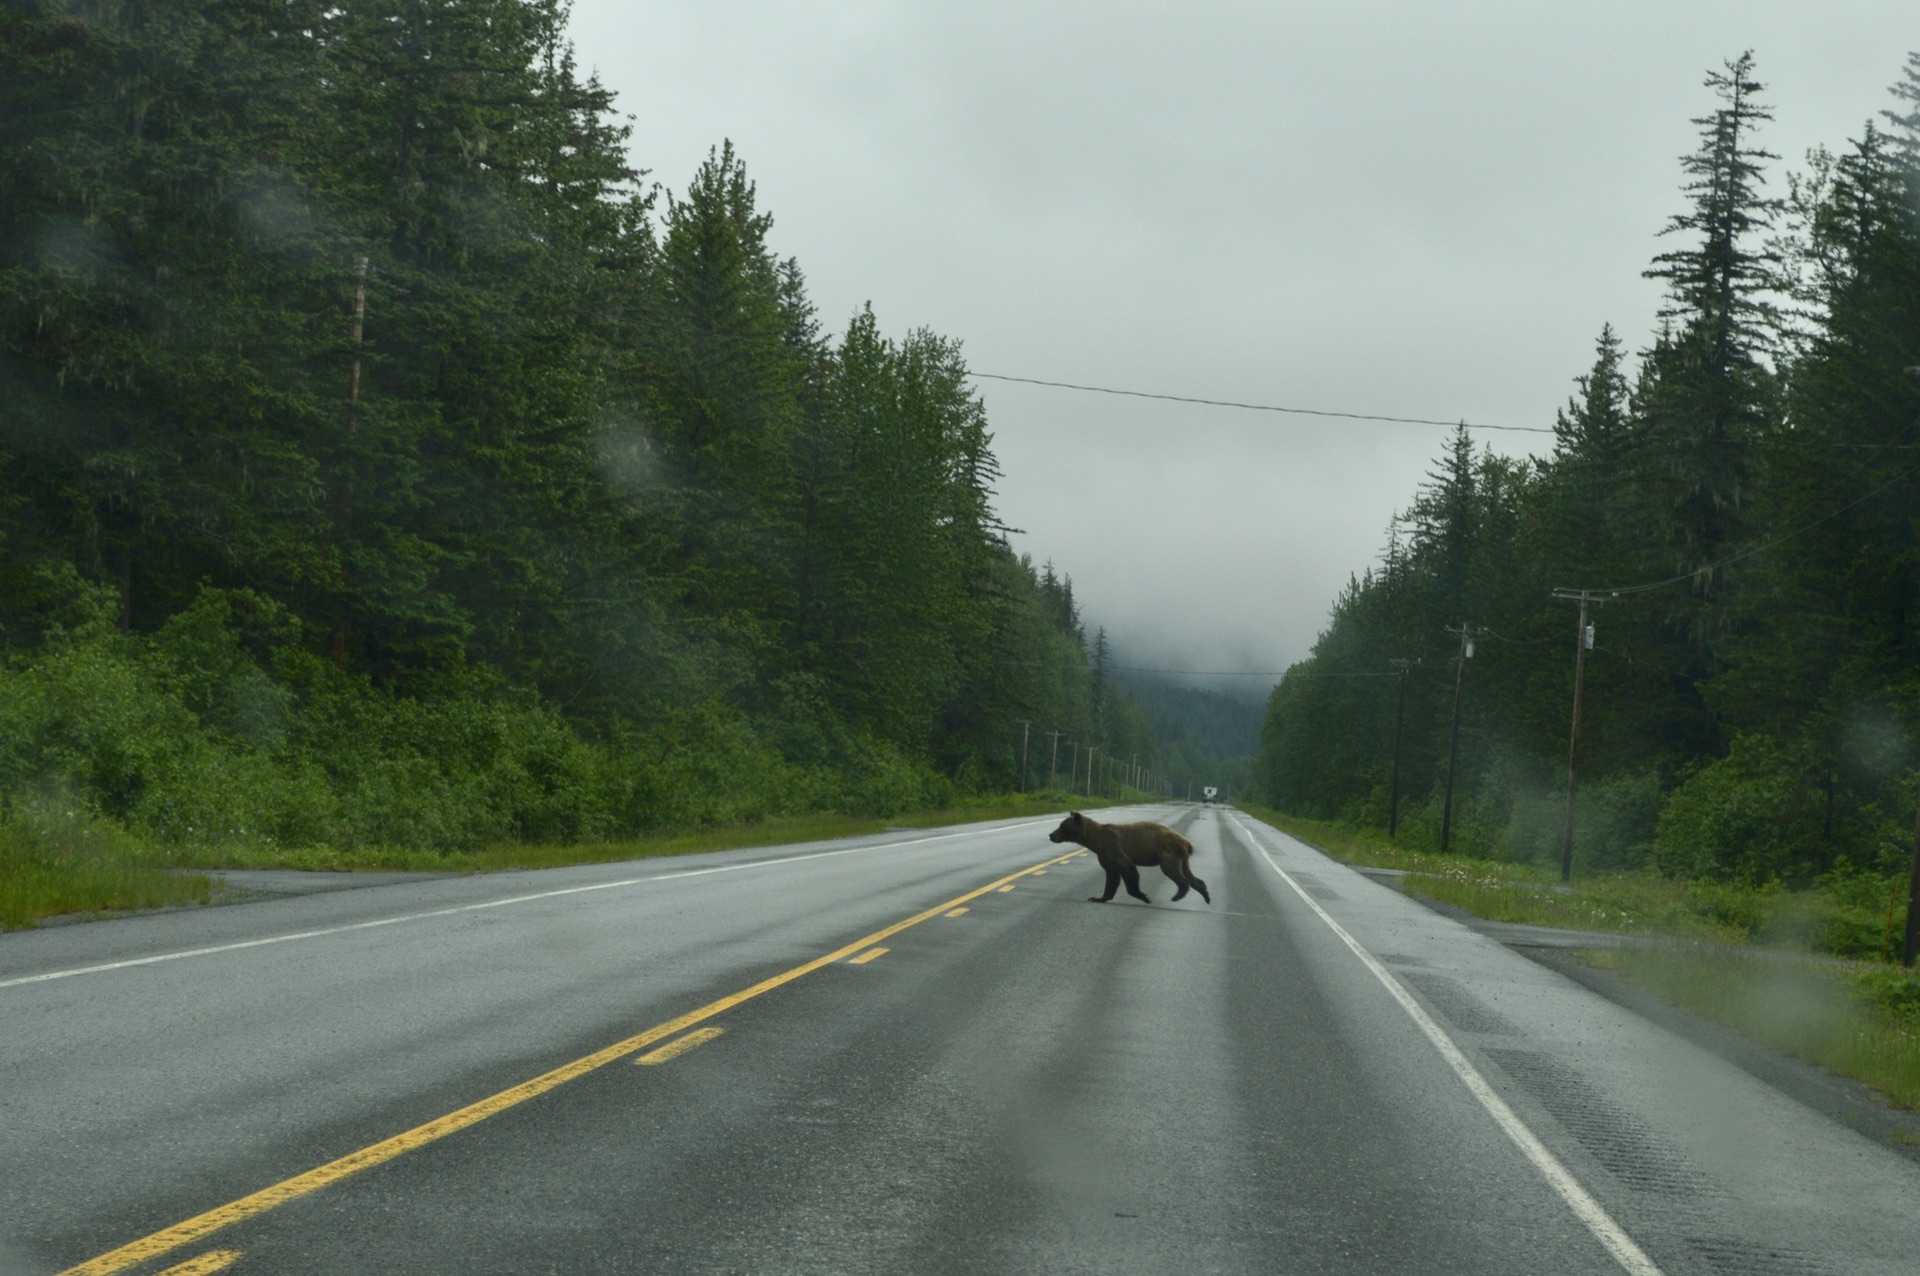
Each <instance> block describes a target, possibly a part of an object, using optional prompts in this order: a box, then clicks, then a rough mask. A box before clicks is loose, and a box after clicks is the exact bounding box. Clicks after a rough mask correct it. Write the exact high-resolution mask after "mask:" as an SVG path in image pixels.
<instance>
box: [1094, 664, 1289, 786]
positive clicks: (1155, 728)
mask: <svg viewBox="0 0 1920 1276" xmlns="http://www.w3.org/2000/svg"><path fill="white" fill-rule="evenodd" d="M1116 681H1118V682H1119V684H1120V687H1121V689H1122V690H1123V691H1125V692H1126V694H1127V698H1128V699H1129V700H1132V701H1133V702H1135V703H1136V704H1138V705H1139V706H1140V708H1141V710H1142V711H1143V712H1144V713H1145V714H1146V718H1147V724H1148V726H1149V728H1150V730H1151V733H1152V737H1153V742H1154V767H1155V770H1156V771H1157V772H1159V773H1160V774H1162V775H1164V776H1165V777H1166V778H1167V781H1168V785H1169V787H1170V790H1171V792H1172V794H1173V796H1175V797H1178V798H1181V799H1185V798H1186V797H1187V795H1188V794H1189V793H1191V794H1192V796H1193V800H1194V801H1196V802H1197V801H1199V800H1200V793H1201V790H1202V789H1204V788H1206V787H1208V786H1209V785H1211V786H1212V787H1214V788H1216V789H1219V790H1220V792H1221V793H1222V794H1223V795H1224V794H1235V795H1238V794H1240V793H1242V792H1243V791H1244V790H1245V789H1246V787H1247V778H1248V776H1249V775H1250V774H1251V772H1252V769H1253V758H1254V754H1255V753H1256V752H1257V751H1258V750H1259V747H1260V718H1261V711H1260V702H1259V700H1257V699H1253V700H1249V699H1244V698H1242V697H1240V696H1235V695H1231V694H1228V693H1226V692H1222V691H1208V690H1204V689H1202V688H1200V687H1189V686H1182V685H1180V684H1178V683H1175V682H1170V681H1166V680H1164V679H1160V678H1155V677H1151V676H1147V675H1144V674H1141V673H1130V672H1128V671H1126V670H1125V669H1122V670H1120V671H1119V672H1118V674H1117V677H1116Z"/></svg>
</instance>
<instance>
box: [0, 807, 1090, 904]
mask: <svg viewBox="0 0 1920 1276" xmlns="http://www.w3.org/2000/svg"><path fill="white" fill-rule="evenodd" d="M1069 804H1073V805H1077V806H1079V807H1081V808H1083V809H1093V808H1097V807H1102V806H1108V805H1111V803H1109V802H1106V801H1104V800H1101V799H1090V798H1084V797H1075V796H1072V795H1070V794H1066V793H1029V794H1000V795H996V796H989V797H982V798H978V799H975V800H973V801H970V802H965V803H962V804H960V805H957V806H951V807H945V808H941V809H938V810H927V811H914V812H910V813H908V814H905V815H896V816H889V817H886V818H877V817H865V816H851V815H833V814H819V815H797V816H783V817H779V818H776V819H769V820H763V821H760V822H757V823H753V824H741V825H728V826H720V827H713V828H703V829H682V830H665V831H662V832H659V833H654V834H649V835H647V836H644V837H636V838H623V839H618V840H612V841H604V842H574V843H565V844H538V843H522V842H508V843H501V844H498V845H494V846H486V847H481V848H478V849H476V850H472V851H447V852H442V851H429V850H421V849H419V848H415V847H405V846H357V847H345V848H342V847H277V846H270V845H255V846H220V847H193V846H154V845H150V844H146V843H142V842H140V841H138V840H136V839H135V838H133V837H130V836H128V835H127V834H126V833H123V832H121V831H120V830H118V829H116V828H114V827H112V826H111V825H108V824H106V823H104V822H102V821H97V820H87V819H85V818H84V817H80V816H77V815H74V814H71V813H63V814H60V815H55V816H45V815H39V814H34V813H24V814H16V815H13V816H11V817H9V818H7V819H5V820H4V821H0V929H4V930H13V929H17V928H19V927H23V926H32V925H34V924H35V923H36V922H38V921H41V920H44V919H46V918H50V917H56V916H62V915H70V914H108V913H120V912H125V911H131V910H135V909H141V908H156V907H162V906H166V905H173V904H192V903H201V904H204V903H207V902H208V901H210V900H211V899H213V898H214V897H215V893H216V879H215V877H214V876H210V875H209V874H210V873H217V871H218V870H220V869H241V868H294V869H314V870H322V871H334V872H342V871H352V870H384V871H416V872H418V871H426V872H443V873H463V872H465V873H484V872H498V871H501V870H506V869H534V868H560V867H564V866H566V865H570V864H598V863H607V862H611V861H617V860H632V859H646V858H651V857H653V856H659V855H687V854H692V853H694V852H696V851H713V850H725V849H732V848H736V847H749V846H778V845H784V844H788V843H793V842H812V841H824V840H827V839H830V838H838V837H857V836H860V835H862V834H868V833H882V832H885V831H887V830H889V829H931V828H941V827H944V826H946V825H951V824H971V823H975V822H978V821H982V820H1002V819H1015V818H1018V817H1021V816H1038V815H1048V814H1052V813H1054V812H1058V811H1064V810H1065V809H1066V808H1067V806H1068V805H1069Z"/></svg>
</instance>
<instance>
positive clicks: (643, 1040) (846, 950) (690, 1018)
mask: <svg viewBox="0 0 1920 1276" xmlns="http://www.w3.org/2000/svg"><path fill="white" fill-rule="evenodd" d="M1077 854H1079V852H1078V851H1071V852H1069V853H1068V854H1066V855H1057V856H1055V857H1054V858H1052V859H1047V860H1041V861H1040V862H1039V863H1038V864H1034V865H1031V866H1030V867H1027V868H1023V869H1021V870H1020V871H1019V872H1017V873H1009V874H1007V876H1005V877H1000V878H995V879H994V880H993V881H991V882H988V883H987V884H986V885H985V886H982V887H980V888H978V889H977V890H971V891H968V892H967V893H966V894H965V895H960V896H957V897H955V898H953V899H950V900H948V901H947V902H946V903H944V904H935V905H934V906H933V907H932V908H929V909H926V910H924V911H922V912H918V913H915V914H914V915H913V916H911V917H909V918H907V919H906V920H904V921H898V922H895V923H893V924H892V925H891V926H886V927H883V928H881V929H880V930H876V931H874V932H873V934H871V935H866V936H863V937H862V938H860V939H856V940H855V941H854V942H852V943H851V944H846V945H843V946H841V947H839V948H836V949H834V950H833V951H832V952H830V953H826V954H824V955H822V956H819V957H815V958H814V959H813V960H811V961H805V962H802V963H800V964H799V965H798V966H795V967H793V968H792V969H790V970H783V971H781V972H780V973H779V974H777V975H772V976H769V977H768V978H766V979H762V980H761V981H760V982H759V983H757V984H753V985H750V986H749V987H746V988H742V989H741V990H740V991H739V992H735V993H729V994H727V995H726V996H724V997H721V998H720V999H719V1000H717V1001H710V1002H708V1003H707V1004H706V1005H704V1006H701V1007H700V1008H699V1009H698V1010H689V1011H688V1012H687V1013H685V1014H683V1015H679V1016H676V1017H675V1018H672V1019H669V1020H667V1021H666V1022H664V1023H658V1024H655V1025H654V1026H653V1027H651V1028H648V1029H647V1030H646V1031H645V1032H640V1033H635V1034H634V1035H633V1036H631V1037H628V1038H627V1039H626V1040H624V1041H616V1042H614V1043H613V1044H612V1045H610V1046H606V1047H603V1048H602V1049H599V1050H596V1051H594V1052H593V1053H592V1054H589V1055H583V1056H581V1057H580V1058H578V1059H575V1060H574V1061H573V1062H572V1063H564V1064H561V1065H560V1066H559V1067H557V1068H554V1069H552V1070H551V1071H548V1072H543V1073H541V1074H540V1075H539V1076H537V1077H534V1078H532V1079H530V1080H527V1081H522V1082H521V1083H520V1084H519V1085H516V1086H509V1087H508V1088H507V1089H505V1090H502V1091H500V1092H499V1093H498V1094H493V1095H489V1096H487V1097H486V1098H484V1099H481V1100H480V1101H479V1102H477V1103H469V1104H468V1105H467V1106H466V1107H464V1108H458V1109H456V1110H454V1111H452V1112H449V1113H447V1114H446V1115H445V1116H441V1117H435V1118H434V1119H433V1120H431V1121H428V1122H426V1123H425V1124H423V1125H416V1126H414V1127H413V1128H412V1129H411V1130H403V1131H401V1132H400V1133H399V1134H395V1135H393V1136H391V1137H389V1138H385V1139H382V1140H380V1142H378V1143H371V1144H368V1145H367V1146H366V1147H363V1148H361V1149H360V1150H359V1151H357V1152H349V1153H347V1155H345V1156H343V1157H340V1158H339V1159H338V1160H334V1161H328V1162H327V1163H326V1164H325V1165H317V1166H315V1167H314V1168H313V1169H311V1170H308V1171H306V1172H305V1173H303V1174H296V1175H294V1176H293V1177H292V1178H289V1179H282V1180H281V1181H280V1182H278V1183H275V1184H273V1185H272V1186H271V1187H264V1188H261V1189H260V1190H259V1191H257V1192H253V1193H251V1194H249V1195H247V1196H243V1197H241V1198H240V1199H239V1200H237V1201H229V1202H228V1203H227V1204H225V1205H221V1206H218V1207H217V1208H214V1209H211V1210H208V1211H207V1212H206V1213H204V1214H196V1215H194V1216H193V1217H192V1218H189V1219H186V1220H184V1221H182V1222H179V1223H175V1224H174V1225H173V1226H172V1227H167V1228H162V1229H161V1230H160V1231H157V1232H154V1233H153V1234H152V1235H150V1236H143V1237H141V1238H140V1239H139V1240H137V1241H129V1242H128V1243H127V1244H125V1245H122V1246H120V1247H119V1248H118V1249H112V1250H108V1251H107V1252H106V1253H104V1254H102V1255H100V1256H99V1257H97V1258H91V1259H88V1260H87V1261H86V1262H84V1263H81V1264H79V1265H78V1266H76V1267H69V1268H67V1269H66V1270H65V1271H64V1272H61V1273H60V1276H109V1274H110V1273H113V1272H123V1271H125V1270H127V1269H128V1268H129V1267H133V1266H136V1265H137V1264H140V1263H144V1262H146V1261H147V1260H148V1259H150V1258H156V1257H158V1256H159V1255H161V1254H165V1253H167V1252H169V1251H171V1250H175V1249H179V1248H180V1247H181V1246H182V1245H191V1244H192V1243H193V1242H195V1241H197V1240H200V1239H201V1238H203V1237H206V1236H210V1235H212V1234H213V1233H214V1232H217V1231H219V1230H220V1229H221V1228H224V1227H231V1226H232V1225H233V1224H235V1223H240V1222H245V1221H246V1220H247V1219H250V1218H256V1217H258V1216H259V1215H261V1214H264V1213H266V1212H267V1211H268V1210H270V1209H272V1208H274V1207H275V1206H276V1205H284V1204H286V1203H287V1202H288V1201H291V1200H295V1199H297V1198H299V1197H302V1196H305V1195H307V1193H309V1192H316V1191H318V1190H320V1189H321V1188H323V1187H326V1186H328V1185H330V1184H333V1183H338V1182H339V1181H340V1180H341V1179H344V1178H347V1177H348V1176H349V1175H353V1174H358V1173H359V1172H360V1171H361V1170H367V1169H372V1168H373V1167H374V1166H376V1165H379V1164H381V1163H383V1162H386V1161H391V1160H392V1159H393V1158H394V1157H396V1156H400V1155H401V1154H403V1153H406V1152H411V1151H413V1150H414V1149H415V1148H418V1147H423V1146H425V1145H426V1144H428V1143H432V1142H434V1141H435V1140H437V1139H443V1138H445V1137H446V1136H447V1135H449V1134H453V1133H456V1132H457V1131H460V1130H464V1129H466V1128H467V1127H468V1126H470V1125H473V1124H475V1123H476V1122H479V1121H484V1120H486V1119H487V1118H488V1117H490V1116H492V1115H494V1114H495V1113H497V1112H504V1111H506V1110H507V1109H508V1108H511V1107H515V1106H518V1105H519V1104H522V1103H525V1102H526V1101H527V1100H528V1099H531V1098H534V1097H536V1096H538V1095H542V1094H545V1093H546V1092H547V1091H549V1090H551V1089H554V1088H555V1087H556V1086H561V1085H565V1084H566V1083H567V1082H569V1081H572V1080H573V1079H574V1078H576V1077H581V1076H585V1075H586V1074H587V1073H589V1072H592V1071H594V1070H595V1069H597V1068H602V1067H605V1066H606V1065H607V1064H609V1063H612V1062H613V1061H614V1060H616V1059H621V1058H625V1057H626V1056H627V1055H630V1054H632V1053H634V1052H635V1051H636V1050H642V1049H645V1048H646V1047H647V1046H650V1045H652V1044H653V1043H654V1042H656V1041H660V1040H662V1039H664V1038H666V1037H671V1036H673V1035H674V1034H676V1033H680V1032H684V1031H686V1030H687V1029H688V1028H691V1027H694V1026H695V1025H696V1024H699V1023H702V1022H704V1021H706V1020H708V1019H711V1018H713V1017H714V1016H715V1015H718V1014H721V1013H723V1012H725V1011H728V1010H731V1009H733V1008H734V1007H735V1006H737V1005H739V1004H740V1003H741V1002H743V1001H751V1000H752V999H753V998H755V997H758V996H759V995H760V994H762V993H766V992H772V991H773V990H774V989H775V988H778V987H780V986H782V985H783V984H790V983H792V982H793V981H794V980H796V979H798V978H800V976H802V975H808V974H812V973H813V972H814V971H816V970H818V969H820V968H821V967H822V966H830V965H832V964H833V963H834V962H836V961H839V960H840V959H841V958H843V957H848V956H851V955H852V954H854V953H857V952H859V951H860V950H861V949H863V948H870V947H872V946H873V945H874V944H877V943H879V942H880V941H881V940H883V939H887V938H890V937H892V936H894V935H897V934H899V933H900V932H901V931H903V930H906V929H907V928H908V927H909V926H918V925H919V924H920V923H921V922H924V921H926V920H927V919H929V918H932V917H938V916H940V915H941V914H942V913H945V912H946V911H947V910H948V909H951V908H954V907H955V906H957V905H960V904H964V903H966V902H967V901H968V900H970V899H977V898H979V897H980V896H982V895H985V894H986V893H987V892H989V891H993V890H997V889H999V888H1000V887H1002V886H1004V885H1006V884H1007V883H1008V882H1011V881H1015V880H1017V879H1019V878H1022V877H1025V876H1026V875H1027V874H1029V873H1039V872H1042V871H1044V870H1045V869H1046V867H1047V866H1048V865H1049V864H1058V863H1060V862H1061V861H1063V860H1066V859H1070V858H1072V856H1074V855H1077ZM223 1265H224V1264H223ZM208 1270H213V1269H208Z"/></svg>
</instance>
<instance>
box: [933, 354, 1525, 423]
mask: <svg viewBox="0 0 1920 1276" xmlns="http://www.w3.org/2000/svg"><path fill="white" fill-rule="evenodd" d="M967 375H968V376H970V377H979V378H981V379H983V380H987V381H1014V382H1018V383H1019V384H1021V385H1044V386H1051V387H1053V388H1054V389H1056V390H1079V391H1082V392H1084V393H1086V394H1112V395H1118V396H1120V397H1121V398H1126V399H1159V400H1161V401H1163V402H1166V403H1198V404H1201V405H1203V406H1205V407H1210V408H1244V409H1245V410H1247V411H1249V412H1284V413H1286V414H1288V415H1290V416H1323V417H1338V418H1340V419H1341V420H1344V421H1391V422H1393V423H1395V424H1397V425H1444V426H1448V427H1452V426H1456V425H1463V426H1465V427H1466V428H1467V429H1469V430H1509V431H1512V432H1514V433H1516V434H1552V433H1553V430H1552V428H1551V427H1549V426H1542V425H1487V424H1484V423H1482V422H1476V421H1440V420H1436V419H1434V418H1432V417H1422V416H1381V415H1379V414H1377V413H1373V412H1332V411H1327V410H1324V409H1321V408H1283V407H1280V406H1278V405H1276V404H1272V403H1244V402H1241V401H1239V400H1237V399H1203V398H1198V397H1196V396H1193V395H1185V394H1155V393H1153V392H1152V391H1149V390H1119V389H1115V388H1114V387H1112V386H1105V385H1079V384H1076V383H1075V382H1072V381H1044V380H1042V379H1040V378H1039V377H1009V376H1003V375H1001V374H1000V373H997V372H978V371H972V370H969V371H968V373H967Z"/></svg>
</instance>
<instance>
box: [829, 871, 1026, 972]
mask: <svg viewBox="0 0 1920 1276" xmlns="http://www.w3.org/2000/svg"><path fill="white" fill-rule="evenodd" d="M1000 889H1001V890H1005V889H1007V888H1006V887H1004V886H1002V887H1001V888H1000ZM886 951H887V950H886V949H884V948H869V949H867V951H866V952H864V953H861V954H860V955H859V956H858V957H852V958H849V959H848V960H847V965H849V966H864V965H866V964H867V963H868V962H870V961H872V960H873V959H874V958H875V957H878V956H879V955H880V954H881V953H884V952H886Z"/></svg>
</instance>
